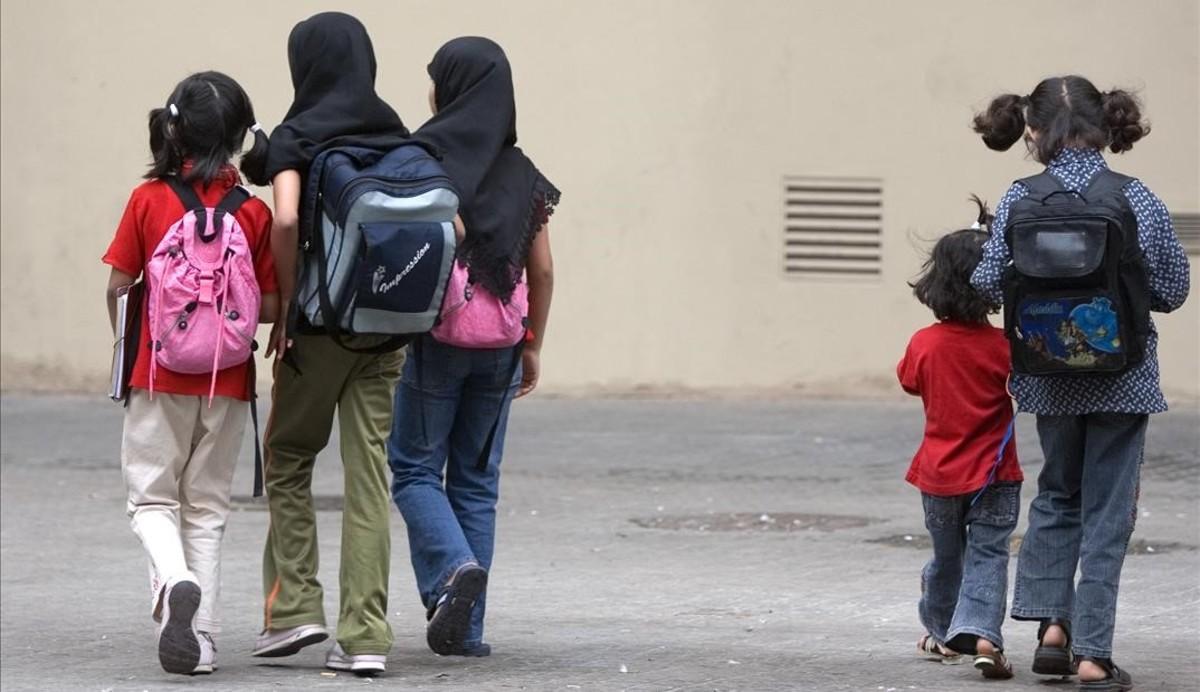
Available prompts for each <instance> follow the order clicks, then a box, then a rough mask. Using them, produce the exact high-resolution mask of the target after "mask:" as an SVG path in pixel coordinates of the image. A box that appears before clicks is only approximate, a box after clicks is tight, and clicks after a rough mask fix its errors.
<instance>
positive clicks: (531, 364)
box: [516, 347, 542, 399]
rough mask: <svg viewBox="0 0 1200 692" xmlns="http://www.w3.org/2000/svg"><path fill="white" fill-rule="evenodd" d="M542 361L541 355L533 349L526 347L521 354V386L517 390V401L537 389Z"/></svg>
mask: <svg viewBox="0 0 1200 692" xmlns="http://www.w3.org/2000/svg"><path fill="white" fill-rule="evenodd" d="M541 360H542V357H541V354H540V353H538V352H537V351H536V350H534V349H532V348H529V347H526V348H525V351H524V352H523V353H521V386H520V388H519V389H517V396H516V398H517V399H520V398H521V397H523V396H525V395H526V394H528V393H530V392H532V391H533V390H534V389H537V385H538V376H539V375H540V374H541V370H542V362H541Z"/></svg>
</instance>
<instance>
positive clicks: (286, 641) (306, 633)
mask: <svg viewBox="0 0 1200 692" xmlns="http://www.w3.org/2000/svg"><path fill="white" fill-rule="evenodd" d="M326 639H329V631H328V630H326V629H325V628H324V627H322V626H321V625H297V626H295V627H288V628H287V629H282V630H263V631H262V633H261V634H259V635H258V640H257V641H255V642H254V651H252V652H251V653H250V655H251V656H262V657H264V658H275V657H277V656H291V655H292V654H295V653H298V652H299V651H300V649H303V648H304V647H306V646H311V645H312V644H318V643H320V642H323V641H325V640H326Z"/></svg>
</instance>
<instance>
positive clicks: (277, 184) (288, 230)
mask: <svg viewBox="0 0 1200 692" xmlns="http://www.w3.org/2000/svg"><path fill="white" fill-rule="evenodd" d="M272 188H273V191H274V193H275V218H274V221H273V222H272V223H271V255H272V257H273V258H274V259H275V274H276V276H277V278H278V280H279V298H278V305H277V306H276V317H277V319H276V321H275V328H274V329H272V330H271V341H270V343H268V344H267V350H266V353H265V355H266V356H267V357H268V358H269V357H270V356H271V355H272V354H274V355H275V357H276V358H279V357H282V356H283V352H284V351H286V350H287V347H288V335H287V326H286V324H285V322H287V314H288V311H289V310H290V309H291V302H292V296H294V295H295V294H296V261H297V257H296V256H297V253H298V251H299V242H300V241H299V238H300V172H299V171H296V170H286V171H281V172H280V173H279V174H278V175H276V176H275V179H274V180H273V181H272ZM263 307H264V310H265V308H266V307H267V301H266V300H265V297H264V301H263ZM264 321H266V320H264Z"/></svg>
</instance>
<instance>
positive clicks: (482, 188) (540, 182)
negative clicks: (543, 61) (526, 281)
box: [415, 36, 559, 300]
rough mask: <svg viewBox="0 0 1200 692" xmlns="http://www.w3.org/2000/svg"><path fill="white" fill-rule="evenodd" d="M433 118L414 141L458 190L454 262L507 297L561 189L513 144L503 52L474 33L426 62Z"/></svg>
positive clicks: (512, 111) (509, 74)
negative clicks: (462, 229) (429, 148)
mask: <svg viewBox="0 0 1200 692" xmlns="http://www.w3.org/2000/svg"><path fill="white" fill-rule="evenodd" d="M429 76H430V78H432V79H433V83H434V98H435V99H436V106H437V114H436V115H434V116H433V117H432V118H431V119H430V120H429V122H427V123H425V124H424V125H423V126H421V128H420V129H419V130H417V132H416V134H415V137H416V138H417V139H419V140H421V141H423V142H426V143H428V144H431V145H433V146H434V147H435V148H436V149H438V150H439V151H440V152H441V153H442V156H443V159H442V165H443V166H444V167H445V169H446V172H447V173H449V174H450V178H451V179H452V180H453V181H454V184H455V187H456V188H458V194H459V214H461V215H462V218H463V222H464V223H465V225H466V227H467V237H466V239H465V240H464V241H463V243H462V246H461V251H460V257H461V258H462V259H464V260H465V261H466V263H467V266H468V267H469V268H470V273H471V279H472V280H473V281H476V282H478V283H480V284H482V285H483V286H484V287H485V288H487V289H488V291H490V292H491V293H492V294H493V295H495V296H496V297H498V298H501V299H502V300H507V299H508V298H509V297H510V296H511V295H512V292H513V288H514V287H515V286H516V284H517V281H518V280H519V279H520V276H521V271H522V270H523V269H524V268H525V263H526V261H527V260H528V258H529V248H530V246H531V245H532V244H533V237H534V235H535V234H536V233H537V232H538V229H540V228H541V227H542V225H543V224H545V223H546V220H547V219H548V218H549V217H550V214H551V213H553V212H554V206H555V205H556V204H558V199H559V191H558V189H557V188H555V187H554V185H553V184H552V183H551V182H550V181H549V180H546V178H545V177H543V176H542V174H541V173H540V172H538V169H537V168H536V167H535V166H534V165H533V162H532V161H530V160H529V158H528V157H526V156H525V154H524V153H522V152H521V150H520V149H518V148H517V147H516V146H515V145H516V143H517V107H516V101H515V99H514V98H513V83H512V70H511V69H510V67H509V65H508V58H507V57H505V55H504V50H503V49H501V48H500V46H498V45H496V44H495V43H494V42H492V41H490V40H488V39H486V38H479V37H474V36H468V37H463V38H456V39H454V40H453V41H450V42H449V43H447V44H446V45H444V46H442V47H441V48H439V49H438V52H437V53H436V54H435V55H434V56H433V62H431V63H430V64H429Z"/></svg>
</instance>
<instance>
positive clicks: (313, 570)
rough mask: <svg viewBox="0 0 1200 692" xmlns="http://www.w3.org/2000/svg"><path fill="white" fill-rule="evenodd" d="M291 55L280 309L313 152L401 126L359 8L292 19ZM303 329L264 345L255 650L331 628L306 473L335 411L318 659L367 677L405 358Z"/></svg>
mask: <svg viewBox="0 0 1200 692" xmlns="http://www.w3.org/2000/svg"><path fill="white" fill-rule="evenodd" d="M288 63H289V66H290V67H291V73H292V86H293V87H294V88H295V98H294V100H293V102H292V107H291V109H289V110H288V113H287V116H286V117H285V118H284V121H283V123H282V124H281V125H280V126H279V127H277V128H276V129H275V131H274V132H273V133H272V138H271V146H270V150H269V151H268V154H267V174H268V175H269V176H270V177H271V179H272V184H273V186H274V193H275V222H274V225H273V227H272V230H271V249H272V252H273V254H274V256H275V264H276V267H277V270H278V273H279V289H280V296H281V298H282V299H283V301H284V304H283V305H284V306H283V310H282V314H284V315H287V314H289V312H290V308H291V301H292V300H293V299H294V298H295V294H296V277H297V250H298V246H297V243H298V230H299V210H300V209H301V208H302V207H301V190H302V189H303V187H304V186H303V180H304V178H305V177H306V175H307V172H308V168H309V165H310V164H311V163H312V161H313V159H314V158H315V157H316V156H317V154H319V153H320V152H322V151H324V150H325V149H328V148H331V147H335V146H365V147H373V148H376V149H381V150H387V149H391V148H394V147H396V146H398V145H400V144H402V143H403V142H405V141H406V139H407V137H408V130H406V129H405V127H404V124H403V123H402V122H401V121H400V117H399V116H397V115H396V112H395V111H394V110H392V108H391V106H389V105H388V104H386V103H384V101H383V100H382V99H380V98H379V96H378V95H376V93H375V54H374V51H373V49H372V47H371V39H370V38H369V37H368V36H367V32H366V29H365V28H363V25H362V24H361V23H360V22H359V21H358V20H357V19H355V18H354V17H351V16H349V15H346V14H342V13H339V12H325V13H322V14H318V15H316V16H313V17H311V18H309V19H307V20H305V21H303V22H300V23H299V24H297V25H296V27H295V28H294V29H293V30H292V33H291V36H289V38H288ZM303 326H304V325H301V327H303ZM298 332H299V333H296V334H288V333H287V327H286V320H282V319H281V320H279V321H278V322H276V327H275V329H274V330H273V331H272V333H271V342H270V344H269V345H268V348H267V355H268V356H270V355H271V354H275V355H276V359H277V361H278V359H279V358H280V357H281V356H283V355H284V353H285V352H288V351H291V353H289V359H288V360H289V362H290V363H291V366H289V367H279V363H278V362H277V363H276V367H275V386H274V388H273V390H272V406H271V418H270V420H269V421H268V423H267V429H266V448H267V459H266V476H265V480H266V487H267V497H268V500H269V509H270V513H271V521H270V528H269V531H268V535H267V545H266V550H265V554H264V556H263V591H264V596H265V598H266V608H265V619H266V621H265V624H264V628H263V632H262V634H261V635H260V636H259V638H258V641H257V642H256V644H255V649H254V655H256V656H287V655H291V654H294V653H296V652H298V651H300V649H301V648H303V647H305V646H308V645H310V644H315V643H317V642H320V641H322V640H324V639H326V638H328V636H329V633H328V632H327V631H326V629H325V611H324V607H323V605H322V590H321V585H320V583H319V582H318V581H317V535H316V521H315V515H314V513H313V498H312V470H313V464H314V462H315V460H316V456H317V453H318V452H320V451H321V450H322V449H323V448H324V447H325V445H326V444H327V443H328V441H329V433H330V429H331V427H332V425H333V416H334V411H335V409H336V410H337V414H338V423H339V427H340V430H341V455H342V466H343V468H344V473H345V502H344V507H343V510H342V554H341V571H340V580H341V589H340V596H341V606H340V609H339V615H338V626H337V643H336V644H334V646H333V647H332V649H331V650H330V651H329V653H328V655H327V656H326V666H328V667H330V668H333V669H335V670H348V671H352V672H354V673H356V674H360V675H374V674H377V673H380V672H382V671H383V669H384V666H385V664H386V655H387V652H388V650H389V649H390V648H391V646H392V630H391V627H390V626H389V625H388V622H387V587H388V571H389V565H390V548H391V537H390V534H389V523H388V512H389V508H388V505H387V472H386V467H385V458H386V449H385V446H384V443H385V441H386V439H387V435H388V428H389V426H390V425H391V417H392V392H393V391H394V389H395V384H396V380H397V379H398V378H399V375H400V367H401V365H402V364H403V355H402V354H401V353H396V352H393V353H385V354H361V353H355V352H352V351H349V350H346V349H344V348H342V347H341V346H340V345H338V344H337V343H335V342H334V341H333V339H332V337H330V336H327V335H325V334H322V333H320V332H319V331H315V330H312V329H303V328H301V329H299V330H298ZM350 341H351V342H354V341H355V339H351V340H350ZM351 345H363V344H355V343H351ZM293 359H294V360H293Z"/></svg>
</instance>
